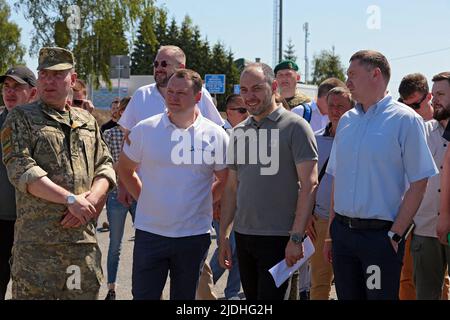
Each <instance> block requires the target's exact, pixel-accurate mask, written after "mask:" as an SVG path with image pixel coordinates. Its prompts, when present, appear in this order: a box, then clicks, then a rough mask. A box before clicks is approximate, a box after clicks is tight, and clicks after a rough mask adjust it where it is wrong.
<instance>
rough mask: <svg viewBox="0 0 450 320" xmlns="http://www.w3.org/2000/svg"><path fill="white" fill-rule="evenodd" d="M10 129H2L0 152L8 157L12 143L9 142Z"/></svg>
mask: <svg viewBox="0 0 450 320" xmlns="http://www.w3.org/2000/svg"><path fill="white" fill-rule="evenodd" d="M11 133H12V129H11V128H10V127H7V128H4V129H3V130H2V135H1V138H2V152H3V155H8V154H9V153H10V152H11V147H12V142H11Z"/></svg>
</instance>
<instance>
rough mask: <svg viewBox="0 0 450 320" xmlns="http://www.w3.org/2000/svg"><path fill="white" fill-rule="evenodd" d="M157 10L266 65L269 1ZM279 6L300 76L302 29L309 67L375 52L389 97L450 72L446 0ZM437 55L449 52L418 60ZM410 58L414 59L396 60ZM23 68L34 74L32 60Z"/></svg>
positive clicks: (199, 2)
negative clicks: (408, 83)
mask: <svg viewBox="0 0 450 320" xmlns="http://www.w3.org/2000/svg"><path fill="white" fill-rule="evenodd" d="M8 2H9V3H10V4H12V2H13V1H12V0H8ZM157 4H158V5H165V7H166V8H167V9H168V11H169V16H170V17H175V19H176V20H177V21H178V22H181V21H182V20H183V18H184V16H185V15H186V14H188V15H189V16H190V17H191V18H192V20H193V22H194V24H196V25H198V26H199V28H200V30H201V33H202V35H203V36H204V37H207V38H208V40H209V41H210V42H212V43H215V42H217V41H221V42H222V43H224V44H225V46H226V47H227V48H229V49H231V50H232V51H233V53H234V54H235V57H236V58H240V57H245V58H247V59H250V60H253V59H254V58H256V57H259V58H261V59H262V61H263V62H267V63H268V64H270V65H271V64H272V51H273V47H272V43H273V35H272V34H273V6H274V5H273V0H226V1H225V0H221V1H219V0H191V1H187V0H157ZM283 4H284V24H283V29H284V30H283V35H284V45H283V48H285V45H286V43H287V40H288V39H289V38H291V39H292V41H293V43H294V45H295V49H296V54H297V56H298V60H297V61H298V62H299V65H300V68H301V69H302V73H303V70H304V62H303V61H304V60H303V57H304V32H303V30H302V26H303V24H304V23H305V22H308V23H309V26H310V34H311V35H310V43H309V58H310V61H312V58H313V55H314V54H316V53H319V52H320V50H322V49H331V47H332V46H333V45H334V46H335V51H336V53H337V54H338V55H339V56H340V57H341V61H342V63H343V65H344V68H346V67H347V66H348V60H349V58H350V56H351V55H352V53H354V52H356V51H357V50H360V49H375V50H378V51H381V52H382V53H383V54H385V55H386V57H387V58H388V59H389V60H390V61H391V67H392V80H391V83H390V86H389V87H390V90H391V91H392V93H393V94H394V95H396V94H397V88H398V85H399V83H400V81H401V78H402V77H403V76H404V75H405V74H408V73H412V72H422V73H423V74H425V75H426V76H427V77H428V78H429V79H430V80H431V77H432V76H433V75H434V74H436V73H438V72H441V71H444V70H450V37H449V33H448V30H450V0H429V1H425V0H410V1H407V0H396V1H392V0H391V1H387V0H370V1H366V0H354V1H331V0H322V1H304V0H283ZM370 6H376V8H377V9H379V13H380V18H381V19H380V21H379V26H380V28H379V29H373V28H372V29H370V28H368V26H367V24H368V21H370V22H373V18H374V15H373V14H370V13H367V10H368V8H369V7H370ZM12 20H14V21H16V22H17V23H18V24H19V25H20V27H21V28H22V42H23V43H24V44H25V45H26V47H27V48H28V47H29V44H30V39H29V35H30V33H31V30H32V26H31V25H30V23H28V22H27V21H25V20H24V19H23V16H22V14H21V13H18V14H17V13H15V12H13V15H12ZM375 22H377V21H375ZM440 49H447V50H442V51H439V52H434V53H429V54H422V53H425V52H430V51H437V50H440ZM418 54H422V55H418ZM411 55H416V56H414V57H410V58H403V59H396V58H401V57H406V56H411ZM26 61H27V63H29V64H30V66H31V67H32V68H35V67H36V58H29V57H26ZM188 64H189V61H188ZM430 85H431V82H430Z"/></svg>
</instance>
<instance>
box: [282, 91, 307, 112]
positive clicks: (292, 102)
mask: <svg viewBox="0 0 450 320" xmlns="http://www.w3.org/2000/svg"><path fill="white" fill-rule="evenodd" d="M286 102H287V104H288V105H289V108H290V109H291V110H292V109H294V108H295V107H298V106H299V105H301V104H306V103H310V102H311V99H310V98H309V97H308V96H307V95H305V94H303V93H301V92H300V91H299V90H296V91H295V95H294V96H293V97H292V98H290V99H286Z"/></svg>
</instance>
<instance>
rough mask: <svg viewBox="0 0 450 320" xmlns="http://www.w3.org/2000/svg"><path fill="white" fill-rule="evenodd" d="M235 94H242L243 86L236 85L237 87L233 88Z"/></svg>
mask: <svg viewBox="0 0 450 320" xmlns="http://www.w3.org/2000/svg"><path fill="white" fill-rule="evenodd" d="M233 93H234V94H240V93H241V86H240V85H238V84H235V85H234V86H233Z"/></svg>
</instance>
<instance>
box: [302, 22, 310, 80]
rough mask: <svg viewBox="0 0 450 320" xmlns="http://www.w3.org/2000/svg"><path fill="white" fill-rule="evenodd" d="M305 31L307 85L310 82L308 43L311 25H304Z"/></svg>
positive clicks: (306, 23)
mask: <svg viewBox="0 0 450 320" xmlns="http://www.w3.org/2000/svg"><path fill="white" fill-rule="evenodd" d="M303 31H305V83H306V84H307V83H308V81H309V60H308V43H309V36H310V33H309V23H308V22H305V23H304V24H303Z"/></svg>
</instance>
